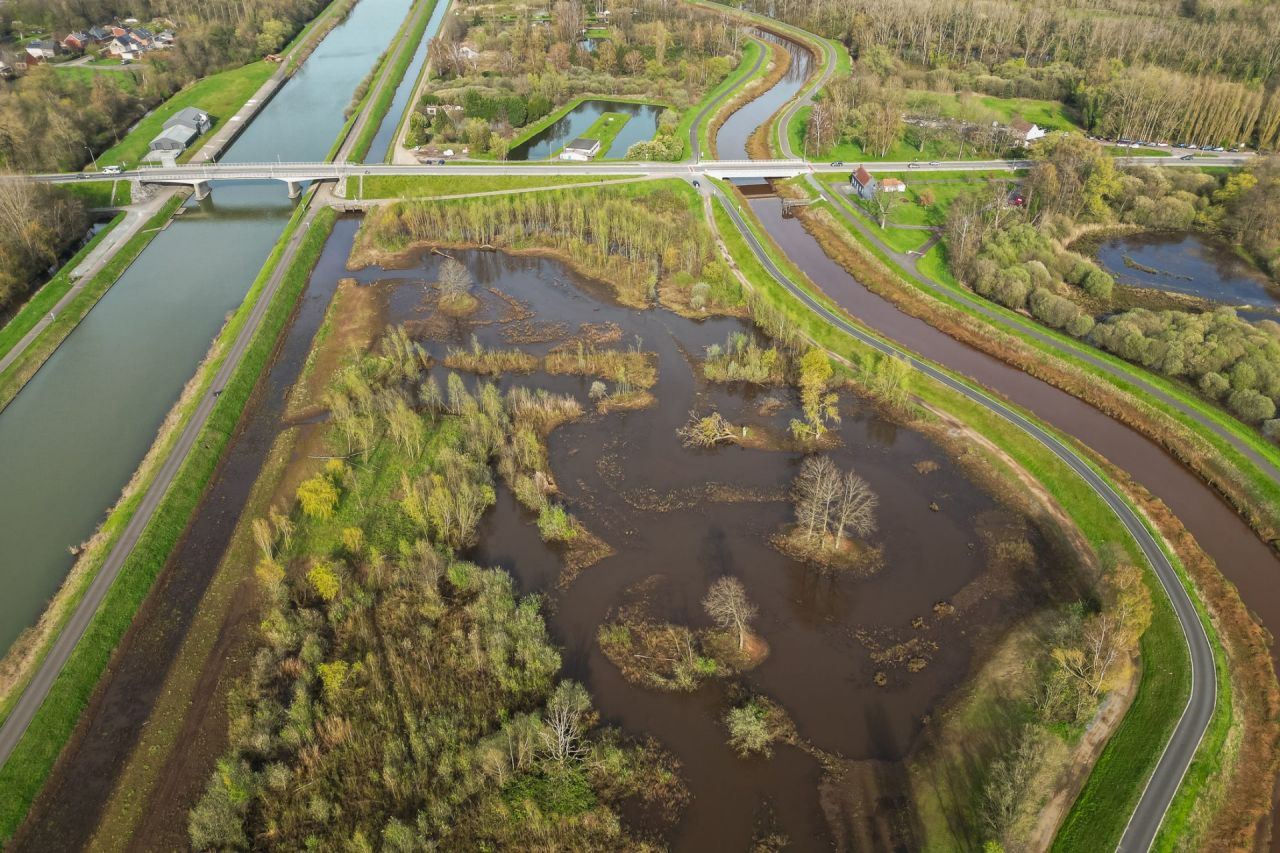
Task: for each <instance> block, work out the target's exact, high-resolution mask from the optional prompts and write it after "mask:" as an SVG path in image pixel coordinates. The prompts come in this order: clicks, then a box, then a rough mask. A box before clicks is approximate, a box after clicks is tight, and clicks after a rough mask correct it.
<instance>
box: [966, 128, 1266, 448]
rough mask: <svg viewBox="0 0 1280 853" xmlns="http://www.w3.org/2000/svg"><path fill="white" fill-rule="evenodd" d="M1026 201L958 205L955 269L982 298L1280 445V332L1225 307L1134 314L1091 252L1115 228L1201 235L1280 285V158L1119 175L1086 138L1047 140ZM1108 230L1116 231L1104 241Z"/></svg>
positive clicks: (982, 197) (969, 197) (980, 194)
mask: <svg viewBox="0 0 1280 853" xmlns="http://www.w3.org/2000/svg"><path fill="white" fill-rule="evenodd" d="M1033 156H1034V157H1035V161H1036V162H1035V164H1034V166H1033V167H1032V169H1031V171H1030V173H1029V174H1028V176H1027V178H1026V181H1025V185H1024V192H1025V195H1026V201H1027V205H1026V208H1025V210H1024V209H1019V208H1015V207H1012V206H1010V205H1008V204H1006V203H1004V200H1003V196H1004V195H1005V194H1006V192H1007V191H1006V190H1004V189H1003V188H999V189H997V190H995V191H994V193H993V192H992V191H991V190H989V189H988V190H979V191H975V192H973V193H969V194H966V195H961V196H959V197H958V198H957V199H956V200H955V202H954V203H953V204H952V206H951V210H950V212H949V214H948V218H947V224H946V228H945V233H946V238H947V254H948V260H949V262H950V265H951V269H952V271H953V272H954V273H955V275H956V278H957V279H959V280H960V281H961V282H963V283H966V284H968V285H970V286H971V287H972V288H973V289H974V290H975V291H976V292H978V293H979V294H981V295H983V296H985V297H987V298H989V299H992V300H993V301H996V302H999V303H1000V304H1002V305H1005V306H1006V307H1009V308H1013V309H1015V310H1020V311H1027V312H1029V313H1030V314H1031V315H1032V316H1034V317H1035V318H1037V319H1038V320H1040V321H1041V322H1043V323H1045V324H1046V325H1048V326H1052V327H1054V328H1058V329H1062V330H1064V331H1066V332H1067V333H1069V334H1071V335H1074V336H1075V337H1079V338H1083V339H1086V340H1088V341H1090V342H1091V343H1093V344H1095V345H1097V346H1099V347H1101V348H1102V349H1105V350H1107V351H1108V352H1111V353H1113V354H1115V355H1118V356H1120V357H1122V358H1125V359H1127V360H1129V361H1133V362H1136V363H1138V364H1141V365H1143V366H1145V367H1148V368H1151V369H1152V370H1155V371H1157V372H1158V373H1161V374H1164V375H1165V376H1169V377H1172V378H1175V379H1182V380H1184V381H1186V382H1187V383H1188V384H1190V385H1191V386H1193V387H1194V388H1196V389H1197V390H1198V391H1199V392H1200V393H1202V394H1203V395H1204V396H1206V397H1208V398H1210V399H1212V400H1215V401H1219V402H1221V403H1222V404H1223V405H1224V406H1225V407H1226V408H1228V409H1229V410H1231V411H1232V412H1233V413H1234V414H1235V415H1236V416H1237V417H1239V418H1240V419H1241V420H1243V421H1245V422H1246V423H1250V424H1253V425H1257V426H1260V427H1261V428H1262V429H1263V431H1264V432H1265V433H1266V434H1267V435H1270V436H1277V435H1280V422H1276V421H1274V420H1273V419H1274V418H1275V415H1276V403H1277V401H1280V325H1278V324H1276V323H1274V322H1272V321H1268V320H1262V321H1259V322H1257V323H1251V322H1249V321H1247V320H1245V319H1243V318H1241V317H1238V316H1237V315H1236V312H1235V310H1234V309H1232V308H1229V307H1223V308H1219V309H1216V310H1212V311H1189V310H1182V309H1177V308H1172V309H1163V310H1152V309H1149V308H1144V307H1141V306H1138V307H1127V306H1126V305H1125V304H1124V303H1123V302H1122V301H1121V300H1123V299H1127V298H1128V295H1127V294H1125V293H1123V292H1122V291H1123V290H1124V289H1123V288H1117V287H1116V284H1115V281H1114V279H1113V278H1112V276H1111V275H1109V274H1108V273H1106V272H1104V271H1103V270H1101V269H1099V268H1098V267H1097V265H1096V264H1095V263H1094V262H1093V261H1092V260H1090V259H1089V258H1088V257H1086V256H1085V255H1084V254H1082V253H1080V252H1077V251H1072V250H1071V247H1072V246H1076V247H1077V248H1078V247H1079V246H1078V245H1077V243H1078V240H1077V238H1080V237H1081V236H1082V235H1083V236H1084V237H1086V238H1087V237H1088V236H1089V235H1090V234H1092V233H1097V232H1098V231H1099V229H1105V228H1107V227H1109V226H1115V225H1121V226H1134V227H1141V228H1148V229H1151V228H1154V229H1175V230H1183V229H1187V228H1197V229H1199V230H1203V231H1206V232H1209V233H1213V234H1221V235H1223V236H1224V237H1226V238H1227V239H1230V240H1231V241H1233V242H1235V243H1237V244H1238V245H1241V246H1243V247H1244V249H1245V250H1246V251H1247V252H1248V253H1249V254H1250V256H1251V257H1252V258H1254V259H1255V260H1256V261H1257V263H1258V264H1259V266H1261V267H1263V268H1265V269H1268V270H1270V271H1271V273H1272V275H1275V273H1276V271H1277V269H1280V268H1278V267H1277V263H1278V261H1277V259H1278V258H1280V230H1278V229H1280V225H1277V223H1278V222H1280V216H1272V215H1270V214H1272V213H1276V212H1277V211H1280V190H1277V189H1276V188H1277V186H1280V183H1278V182H1277V181H1276V180H1275V177H1274V176H1275V173H1276V171H1277V169H1278V168H1280V165H1278V164H1277V163H1276V162H1275V161H1274V159H1273V158H1267V159H1262V160H1259V161H1257V162H1255V163H1253V164H1252V165H1251V166H1249V167H1248V168H1246V169H1245V170H1243V171H1241V172H1240V173H1238V174H1232V175H1230V176H1225V177H1219V176H1215V175H1209V174H1204V173H1202V172H1195V171H1178V170H1162V169H1158V168H1145V167H1143V168H1136V169H1130V170H1128V171H1126V172H1124V173H1121V172H1120V171H1119V170H1117V169H1115V167H1114V165H1113V163H1112V162H1111V160H1110V159H1109V158H1108V157H1106V156H1105V154H1103V153H1102V152H1101V151H1100V149H1099V148H1098V147H1097V146H1096V145H1094V144H1092V143H1090V142H1088V141H1086V140H1084V139H1080V138H1079V137H1060V138H1056V139H1051V140H1045V141H1044V142H1042V143H1041V144H1040V145H1039V146H1038V147H1037V150H1036V151H1035V153H1034V155H1033ZM1103 233H1105V232H1103Z"/></svg>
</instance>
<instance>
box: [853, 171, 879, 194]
mask: <svg viewBox="0 0 1280 853" xmlns="http://www.w3.org/2000/svg"><path fill="white" fill-rule="evenodd" d="M849 185H850V186H852V187H853V191H854V192H856V193H857V194H858V197H859V198H871V194H872V193H874V192H875V191H876V179H875V178H874V177H872V175H871V173H870V172H868V171H867V169H866V167H865V166H859V167H858V171H856V172H854V173H853V174H852V175H850V176H849Z"/></svg>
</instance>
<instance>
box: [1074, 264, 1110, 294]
mask: <svg viewBox="0 0 1280 853" xmlns="http://www.w3.org/2000/svg"><path fill="white" fill-rule="evenodd" d="M1115 284H1116V280H1115V279H1114V278H1112V277H1111V276H1110V275H1108V274H1107V273H1105V272H1103V271H1102V270H1100V269H1098V268H1097V267H1094V268H1093V269H1091V270H1090V271H1089V273H1088V274H1087V275H1086V276H1085V277H1084V281H1082V282H1081V287H1083V288H1084V292H1085V293H1087V294H1089V295H1090V296H1093V297H1095V298H1097V299H1110V298H1111V293H1112V291H1113V290H1114V289H1115Z"/></svg>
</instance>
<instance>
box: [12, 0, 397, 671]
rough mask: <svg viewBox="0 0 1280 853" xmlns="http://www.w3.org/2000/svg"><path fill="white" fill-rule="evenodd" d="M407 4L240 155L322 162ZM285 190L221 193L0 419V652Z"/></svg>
mask: <svg viewBox="0 0 1280 853" xmlns="http://www.w3.org/2000/svg"><path fill="white" fill-rule="evenodd" d="M408 8H409V0H361V2H360V3H358V4H357V5H356V7H355V9H354V10H353V11H352V12H351V14H350V16H349V17H348V18H347V20H346V21H345V22H343V23H342V24H340V25H339V26H338V27H337V28H335V29H334V31H333V32H332V33H330V34H329V35H328V36H327V37H326V38H325V39H324V40H323V41H322V42H321V44H320V45H319V47H317V49H316V50H315V52H314V53H313V54H312V55H311V57H310V58H309V59H308V60H307V62H306V63H305V64H304V65H303V66H302V68H301V69H300V70H299V71H298V73H297V74H296V76H295V77H294V78H293V79H292V80H290V81H289V82H288V83H287V84H286V85H285V86H284V87H283V88H282V89H281V90H280V93H279V94H278V95H277V96H276V97H275V99H274V100H273V101H272V102H271V103H270V104H268V105H267V106H266V107H265V108H264V109H263V110H262V112H261V113H260V114H259V115H258V117H257V118H256V119H255V120H254V121H253V123H252V124H251V125H250V126H249V128H248V129H247V130H246V131H245V132H244V134H243V135H242V136H241V137H240V138H239V139H238V140H237V141H236V143H235V144H234V145H233V146H232V148H231V149H230V150H229V151H228V152H227V154H226V156H225V157H224V158H223V159H224V160H227V161H232V162H262V161H269V160H275V159H276V158H277V157H279V158H280V159H282V160H294V161H305V160H322V159H324V157H325V155H326V153H327V152H328V150H329V148H330V146H331V145H332V143H333V140H334V139H335V138H336V137H337V135H338V132H339V131H340V130H341V128H342V125H343V123H344V119H343V114H342V113H343V109H344V107H346V105H347V104H348V102H349V101H350V99H351V95H352V93H353V92H354V90H355V88H356V86H357V85H358V84H359V82H360V81H361V80H362V79H363V78H364V77H365V75H366V74H367V73H368V71H369V68H370V67H371V65H372V64H373V62H374V60H375V59H376V57H377V56H378V55H379V54H380V53H382V51H383V50H384V49H385V48H386V46H387V44H388V42H389V41H390V39H391V37H392V36H393V35H394V33H395V31H396V29H397V28H398V27H399V25H400V22H401V21H402V20H403V18H404V15H405V13H406V11H407V10H408ZM290 212H291V208H290V205H289V202H288V199H287V196H286V193H285V189H284V185H283V184H281V183H278V182H274V181H271V182H264V183H261V184H244V183H238V184H215V185H214V193H213V195H212V196H211V197H210V199H208V200H206V201H205V202H203V203H199V204H197V203H194V202H191V203H189V204H188V210H187V212H186V214H185V215H184V216H181V217H178V218H177V219H175V220H174V221H173V222H172V224H171V225H170V226H169V227H168V228H167V229H166V230H165V231H164V233H162V234H160V235H158V236H157V237H156V239H155V240H154V241H153V242H152V244H151V245H150V246H149V247H148V248H147V250H146V251H145V252H143V253H142V255H141V256H140V257H139V258H138V260H137V261H136V262H135V263H134V264H133V266H132V267H130V268H129V270H128V271H127V272H126V273H125V274H124V275H123V276H122V277H121V279H120V280H119V281H118V282H116V284H115V285H114V286H113V287H112V288H111V289H110V290H109V291H107V294H106V295H105V296H104V297H103V298H102V300H101V302H99V303H98V305H97V306H96V307H95V308H94V309H93V310H92V311H91V312H90V313H89V315H88V316H87V317H86V318H85V319H84V322H82V323H81V324H80V326H79V327H78V328H77V329H76V330H75V332H73V333H72V334H71V336H70V337H69V338H67V340H66V341H65V342H64V343H63V344H62V346H61V347H60V348H59V349H58V351H57V352H56V353H54V354H53V356H52V357H51V358H50V359H49V361H48V362H47V363H46V364H45V365H44V367H42V368H41V369H40V371H39V373H37V374H36V375H35V376H34V377H33V378H32V380H31V382H29V383H28V384H27V386H26V388H24V389H23V390H22V392H21V393H20V394H19V395H18V396H17V397H16V398H15V399H14V400H13V402H12V403H10V404H9V406H8V407H7V408H6V409H5V410H4V411H3V412H2V413H0V472H3V480H2V481H0V585H2V586H3V588H4V590H5V595H4V596H2V597H0V647H3V648H8V646H9V644H10V643H12V642H13V640H14V639H15V638H16V637H17V636H18V634H19V633H20V632H21V631H22V630H24V629H25V628H27V627H28V626H30V625H32V624H34V622H35V621H36V619H37V618H38V617H39V615H40V613H41V611H42V609H43V608H44V606H45V603H46V602H47V601H48V600H49V598H50V596H52V595H53V594H54V592H55V591H56V590H57V589H58V587H59V585H60V584H61V583H62V581H63V578H65V577H66V574H67V571H68V569H69V568H70V566H71V564H72V562H73V559H74V558H73V557H72V555H71V553H70V552H69V550H68V549H69V547H71V546H75V545H78V544H79V543H81V542H84V541H85V540H86V539H88V538H89V537H90V536H92V535H93V533H94V531H95V530H96V529H97V527H98V525H99V524H101V522H102V519H103V514H104V512H105V510H106V509H107V508H108V507H109V506H111V504H112V503H113V502H114V501H115V500H116V498H117V497H118V496H119V494H120V491H121V489H122V488H123V487H124V485H125V484H126V482H127V481H128V480H129V477H130V475H132V473H133V472H134V470H135V469H136V468H137V467H138V463H139V462H140V461H141V460H142V457H143V455H144V454H145V453H146V452H147V449H148V448H149V447H150V446H151V443H152V441H153V440H154V438H155V435H156V431H157V429H158V428H159V427H160V424H161V422H162V421H163V420H164V418H165V415H166V413H167V412H168V411H169V410H170V408H171V407H172V406H173V404H174V402H175V400H177V398H178V395H179V393H180V392H181V390H182V387H183V385H184V384H185V383H186V382H187V381H188V380H189V379H190V378H191V376H192V375H193V374H194V372H195V369H196V365H197V364H199V362H200V360H201V358H202V357H203V356H204V354H205V352H206V351H207V350H208V348H209V344H210V342H211V341H212V339H213V337H214V335H215V334H216V333H217V331H218V329H219V328H220V327H221V326H222V324H223V322H224V319H225V318H226V317H227V315H228V313H229V312H231V311H232V310H234V309H235V307H236V306H237V305H239V304H240V302H241V301H242V300H243V299H244V295H245V293H246V292H247V290H248V288H249V285H250V284H251V283H252V281H253V279H254V277H255V276H256V275H257V273H258V270H259V269H260V268H261V266H262V264H263V262H264V261H265V260H266V257H267V255H268V254H269V253H270V251H271V248H272V246H273V245H274V244H275V242H276V240H277V238H278V237H279V236H280V233H281V231H282V230H283V229H284V225H285V223H286V222H287V221H288V218H289V214H290Z"/></svg>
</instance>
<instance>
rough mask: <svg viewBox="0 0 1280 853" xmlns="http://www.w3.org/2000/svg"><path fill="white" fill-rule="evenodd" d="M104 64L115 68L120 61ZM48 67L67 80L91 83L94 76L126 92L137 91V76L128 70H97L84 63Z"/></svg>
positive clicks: (118, 65) (134, 93) (135, 92)
mask: <svg viewBox="0 0 1280 853" xmlns="http://www.w3.org/2000/svg"><path fill="white" fill-rule="evenodd" d="M105 64H107V65H113V66H115V67H116V68H119V67H121V66H120V63H119V62H116V61H112V62H109V63H105ZM49 67H50V68H52V69H53V70H54V71H56V72H57V74H58V76H59V77H65V78H67V79H69V80H78V81H79V82H81V83H85V84H89V85H91V84H92V83H93V81H94V78H97V77H102V78H105V79H106V80H107V81H108V82H111V83H114V84H115V85H116V88H118V89H119V90H120V91H122V92H124V93H126V94H129V95H136V94H137V93H138V78H137V77H135V76H134V75H133V73H132V72H129V71H98V70H95V69H93V68H90V67H88V66H85V65H76V66H72V67H68V66H66V65H51V66H49Z"/></svg>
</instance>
